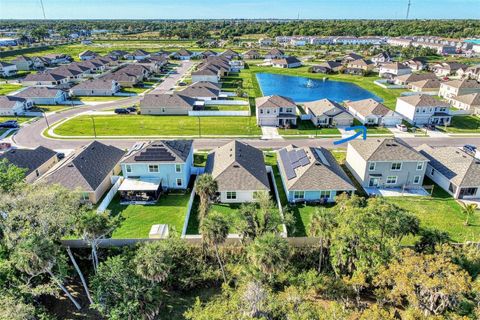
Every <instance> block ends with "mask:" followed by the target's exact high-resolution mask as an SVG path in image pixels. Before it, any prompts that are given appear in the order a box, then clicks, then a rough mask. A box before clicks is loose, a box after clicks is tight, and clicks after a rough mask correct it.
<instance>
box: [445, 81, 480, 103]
mask: <svg viewBox="0 0 480 320" xmlns="http://www.w3.org/2000/svg"><path fill="white" fill-rule="evenodd" d="M477 92H480V83H478V82H477V81H476V80H466V79H464V80H452V81H448V82H442V83H441V84H440V91H439V92H438V95H439V96H440V97H442V98H445V99H447V100H448V99H451V98H454V97H456V96H461V95H464V94H469V93H477Z"/></svg>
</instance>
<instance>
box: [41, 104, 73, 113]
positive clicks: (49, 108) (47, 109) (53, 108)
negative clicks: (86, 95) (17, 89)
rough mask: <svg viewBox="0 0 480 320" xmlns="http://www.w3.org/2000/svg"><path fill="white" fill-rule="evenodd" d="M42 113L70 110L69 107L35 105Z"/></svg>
mask: <svg viewBox="0 0 480 320" xmlns="http://www.w3.org/2000/svg"><path fill="white" fill-rule="evenodd" d="M36 107H37V108H38V109H40V110H41V111H43V112H57V111H61V110H65V109H68V108H71V107H72V106H71V105H36Z"/></svg>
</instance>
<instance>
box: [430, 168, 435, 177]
mask: <svg viewBox="0 0 480 320" xmlns="http://www.w3.org/2000/svg"><path fill="white" fill-rule="evenodd" d="M434 174H435V169H434V168H432V171H430V175H432V176H433V175H434Z"/></svg>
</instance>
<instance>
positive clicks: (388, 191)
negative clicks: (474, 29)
mask: <svg viewBox="0 0 480 320" xmlns="http://www.w3.org/2000/svg"><path fill="white" fill-rule="evenodd" d="M364 189H365V191H366V192H367V193H368V194H369V195H376V196H383V197H403V196H408V197H414V196H417V197H418V196H419V197H425V196H429V195H430V193H428V191H427V190H425V189H424V188H421V187H416V188H410V189H409V188H375V187H369V188H364Z"/></svg>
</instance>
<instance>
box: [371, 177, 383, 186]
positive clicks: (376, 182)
mask: <svg viewBox="0 0 480 320" xmlns="http://www.w3.org/2000/svg"><path fill="white" fill-rule="evenodd" d="M379 184H380V178H370V181H369V183H368V186H369V187H378V185H379Z"/></svg>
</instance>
